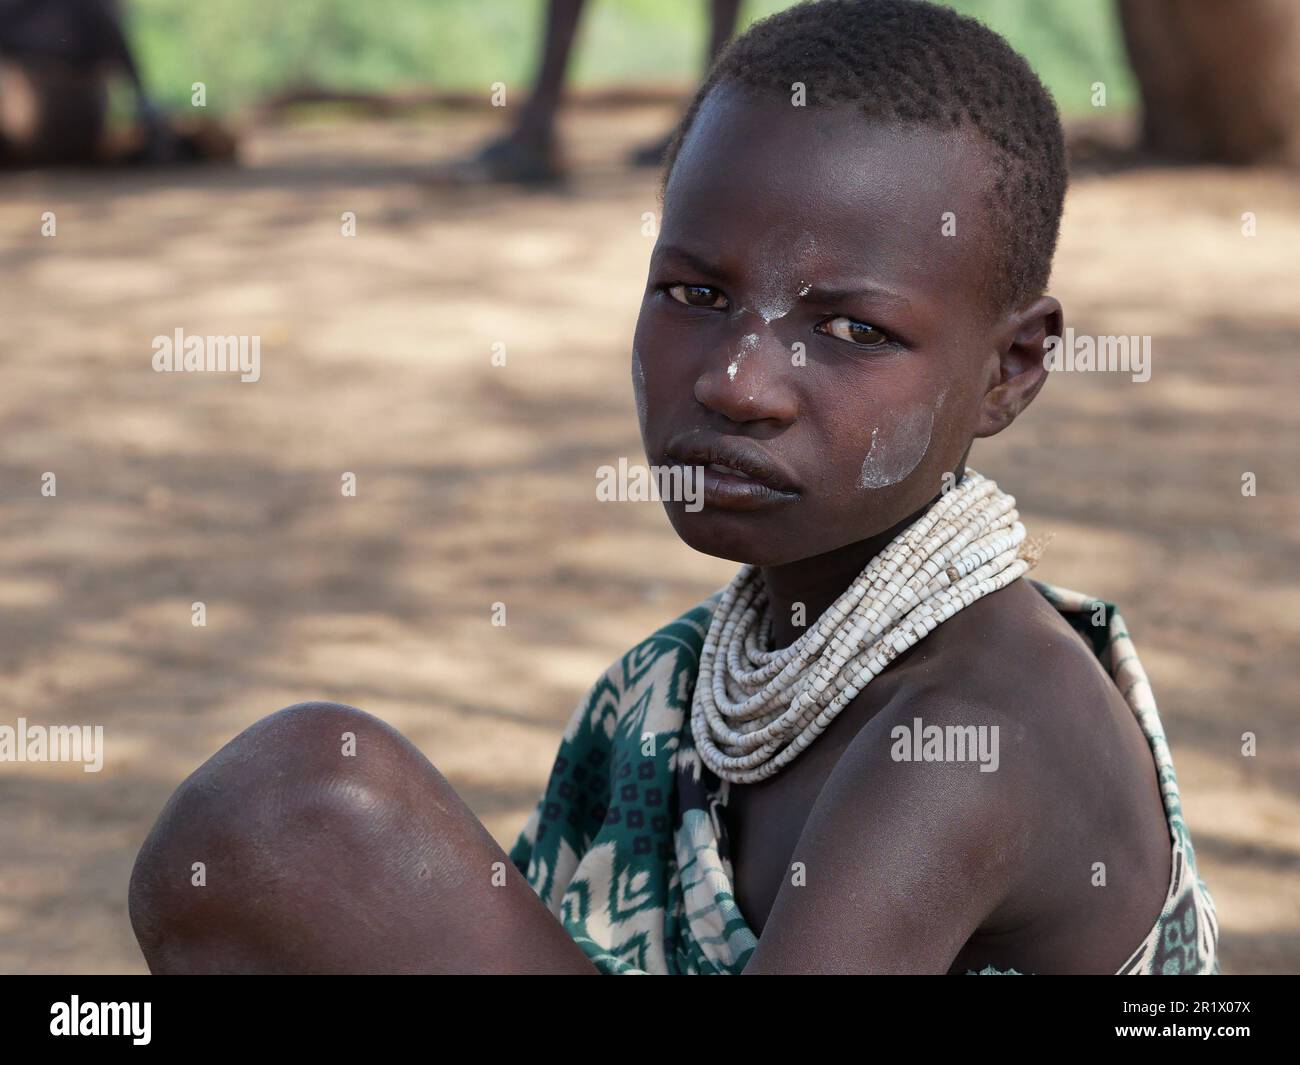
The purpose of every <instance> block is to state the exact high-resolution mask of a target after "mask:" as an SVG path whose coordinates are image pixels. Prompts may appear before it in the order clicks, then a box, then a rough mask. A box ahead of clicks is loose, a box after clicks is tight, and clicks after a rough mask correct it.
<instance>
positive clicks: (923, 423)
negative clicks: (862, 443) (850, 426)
mask: <svg viewBox="0 0 1300 1065" xmlns="http://www.w3.org/2000/svg"><path fill="white" fill-rule="evenodd" d="M939 398H940V400H942V398H943V397H942V396H940V397H939ZM937 407H938V404H935V405H934V406H923V407H913V408H912V409H911V410H910V411H907V412H906V413H904V414H903V415H902V416H901V417H900V418H899V419H898V420H897V421H896V422H895V423H894V424H893V425H892V426H888V427H887V428H886V430H885V432H884V433H883V434H882V433H881V432H880V427H879V426H877V427H876V428H875V429H872V430H871V446H870V447H868V448H867V456H866V458H864V459H863V460H862V472H861V473H860V474H859V475H858V484H859V486H861V487H862V488H887V487H888V486H889V485H891V484H897V483H898V482H899V481H901V480H903V478H905V477H906V476H907V475H908V474H909V473H911V472H912V471H913V470H914V469H916V467H917V466H919V465H920V463H921V460H922V459H923V458H925V453H926V451H927V450H928V449H929V447H930V434H931V432H933V431H934V412H935V410H936V409H937Z"/></svg>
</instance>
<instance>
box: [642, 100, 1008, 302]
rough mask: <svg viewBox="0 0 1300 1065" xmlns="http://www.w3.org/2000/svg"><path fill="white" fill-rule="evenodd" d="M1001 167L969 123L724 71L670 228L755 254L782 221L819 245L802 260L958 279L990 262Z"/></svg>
mask: <svg viewBox="0 0 1300 1065" xmlns="http://www.w3.org/2000/svg"><path fill="white" fill-rule="evenodd" d="M992 176H993V175H992V169H991V166H990V164H989V161H988V157H987V153H986V152H985V151H984V149H983V148H982V146H981V144H980V142H979V141H978V140H977V139H976V138H975V135H974V134H972V133H971V132H969V131H966V130H938V129H931V128H927V127H919V126H905V125H902V124H899V123H895V122H886V121H879V120H873V119H871V118H868V117H866V116H864V115H863V114H862V113H861V112H860V110H859V109H858V108H857V107H856V106H853V105H848V104H838V105H834V106H819V107H795V106H793V105H792V104H791V102H790V98H789V97H788V96H783V95H782V94H780V93H775V92H756V91H754V90H752V89H749V88H747V87H743V86H739V85H736V84H734V83H730V82H724V83H722V84H721V85H719V86H717V87H716V88H715V89H713V90H712V91H711V92H710V93H709V96H708V97H707V98H706V99H705V100H704V102H703V103H702V105H701V107H700V109H699V111H698V112H697V114H696V117H695V120H694V122H693V124H692V126H691V130H690V132H689V133H688V135H687V137H686V140H685V141H684V142H683V144H682V146H681V149H680V151H679V152H678V156H677V159H676V161H675V162H674V165H673V169H672V173H671V175H670V178H669V182H668V185H667V187H666V189H665V193H664V218H663V227H662V236H663V238H664V239H665V241H671V242H674V243H686V244H689V245H691V246H692V247H698V248H700V249H701V250H704V251H708V252H710V253H712V254H714V255H716V256H736V257H737V258H738V259H744V258H745V257H746V256H747V255H751V254H752V252H753V249H754V248H755V247H757V246H759V245H760V244H762V243H763V242H764V238H765V237H767V238H768V242H769V243H770V242H771V241H770V237H771V235H773V234H777V235H780V234H784V235H787V236H788V237H789V238H790V239H791V240H792V241H793V242H794V244H795V245H797V246H798V247H799V248H800V249H802V250H803V251H805V252H806V251H807V250H808V249H809V248H815V249H816V252H815V254H814V253H809V254H804V255H802V258H803V259H804V260H805V262H804V263H803V265H804V266H808V265H812V264H809V263H808V262H807V261H806V260H807V259H809V258H813V259H815V260H816V264H815V265H818V266H821V267H827V266H829V264H830V263H831V262H835V263H837V264H839V265H841V266H843V267H845V268H848V269H858V270H869V271H871V272H873V273H875V274H881V273H887V274H888V275H889V277H890V279H891V280H893V281H895V282H896V283H899V284H907V285H917V284H928V285H929V287H934V286H936V285H940V286H941V285H943V284H949V285H950V284H954V283H957V282H959V281H961V280H963V279H965V275H974V276H976V277H979V278H981V279H982V277H983V275H984V274H985V273H987V271H988V269H989V265H988V263H987V254H988V252H989V250H990V248H991V247H992V245H991V238H992V233H991V230H990V227H989V225H988V220H987V218H986V213H987V209H986V207H985V204H984V196H985V191H986V190H987V189H988V188H989V187H990V182H991V180H992ZM945 223H947V224H945Z"/></svg>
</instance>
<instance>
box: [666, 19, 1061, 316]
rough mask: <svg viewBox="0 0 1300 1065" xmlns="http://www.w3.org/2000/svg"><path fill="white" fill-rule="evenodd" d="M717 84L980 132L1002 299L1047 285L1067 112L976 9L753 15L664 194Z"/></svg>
mask: <svg viewBox="0 0 1300 1065" xmlns="http://www.w3.org/2000/svg"><path fill="white" fill-rule="evenodd" d="M721 82H735V83H740V84H743V85H748V86H751V87H755V88H759V89H765V90H771V91H774V92H781V93H784V94H787V95H788V94H790V93H791V92H792V91H793V86H794V83H796V82H799V83H802V84H803V85H804V86H805V90H806V98H807V103H808V105H810V106H816V105H818V104H825V105H832V104H845V103H847V104H852V105H855V106H857V107H858V108H859V109H860V111H861V112H862V114H863V115H864V116H865V117H867V118H868V119H872V120H883V121H893V122H899V123H903V124H916V125H921V126H925V127H931V128H935V129H940V130H958V129H962V128H966V129H970V130H973V131H975V132H976V133H977V134H978V136H979V138H980V139H981V141H982V142H983V143H984V144H985V145H986V146H987V148H988V149H990V152H989V154H990V158H991V160H992V162H993V164H994V168H995V174H996V177H995V180H994V183H993V187H992V188H991V189H990V190H989V191H988V196H987V206H988V208H989V211H990V215H991V222H992V230H993V232H994V233H996V234H1001V235H1002V241H1001V248H1000V251H999V262H998V263H997V265H996V268H995V270H994V272H993V274H992V275H991V278H990V284H989V286H988V287H989V289H990V293H989V294H990V296H991V298H992V299H993V300H994V302H995V303H996V304H997V305H998V308H999V309H1004V308H1006V307H1010V306H1017V305H1020V304H1022V303H1024V302H1027V301H1028V300H1030V299H1032V298H1033V297H1035V296H1037V295H1040V294H1041V293H1042V292H1043V291H1044V290H1045V289H1046V287H1047V282H1048V279H1049V277H1050V275H1051V270H1052V256H1053V254H1054V253H1055V251H1056V241H1057V236H1058V234H1059V232H1060V224H1061V209H1062V205H1063V203H1064V200H1065V188H1066V180H1067V179H1066V162H1065V137H1064V134H1063V133H1062V130H1061V120H1060V116H1059V115H1058V113H1057V110H1056V104H1055V103H1054V102H1053V100H1052V97H1051V95H1050V94H1049V93H1048V91H1047V89H1046V88H1044V87H1043V83H1042V82H1041V81H1039V80H1038V77H1037V76H1036V75H1035V74H1034V72H1033V71H1032V70H1031V69H1030V67H1029V64H1028V63H1027V62H1025V60H1024V58H1023V57H1022V56H1021V55H1020V54H1019V53H1017V52H1016V51H1015V50H1014V49H1013V48H1012V47H1011V46H1010V45H1009V44H1007V42H1006V41H1005V40H1004V39H1003V38H1002V37H1000V36H999V35H998V34H997V33H995V32H993V30H991V29H989V28H988V27H987V26H985V25H984V24H983V23H981V22H977V21H976V20H975V19H972V18H967V17H966V16H964V15H959V14H957V13H956V12H955V11H952V10H951V9H949V8H946V7H940V6H938V5H937V4H932V3H927V2H924V0H812V2H807V3H801V4H797V5H795V6H794V7H791V8H787V9H786V10H784V11H779V12H777V13H776V14H774V15H771V16H769V17H768V18H765V19H762V20H761V21H759V22H756V23H754V25H753V26H751V27H750V28H749V29H748V30H747V31H746V32H745V33H744V34H743V35H741V36H740V37H738V38H737V39H736V40H734V41H732V42H731V44H730V45H729V46H728V47H727V48H726V49H725V50H724V51H723V52H722V54H721V55H719V56H718V58H717V60H716V61H715V62H714V64H713V66H712V68H711V69H710V70H709V73H708V76H707V77H706V78H705V80H704V82H703V84H702V85H701V86H700V88H699V90H698V91H697V92H696V94H695V97H694V99H693V100H692V101H691V103H690V106H689V107H688V108H687V110H686V112H685V114H684V115H683V116H682V119H681V122H680V123H679V124H678V127H677V129H676V131H675V133H674V135H673V138H672V140H671V142H670V144H669V147H668V150H667V154H666V156H665V165H664V169H663V178H662V184H661V187H660V195H661V196H662V195H663V192H664V191H665V190H666V188H667V185H668V179H669V176H670V175H671V173H672V168H673V163H674V162H675V161H676V158H677V154H678V152H679V150H680V149H681V146H682V143H683V141H684V140H685V139H686V135H687V134H688V133H689V132H690V129H691V125H692V123H693V122H694V120H695V116H696V114H697V113H698V111H699V109H700V106H701V104H702V103H703V102H704V99H705V98H706V97H707V96H708V94H709V92H710V90H712V89H713V88H714V87H715V86H717V85H718V84H719V83H721Z"/></svg>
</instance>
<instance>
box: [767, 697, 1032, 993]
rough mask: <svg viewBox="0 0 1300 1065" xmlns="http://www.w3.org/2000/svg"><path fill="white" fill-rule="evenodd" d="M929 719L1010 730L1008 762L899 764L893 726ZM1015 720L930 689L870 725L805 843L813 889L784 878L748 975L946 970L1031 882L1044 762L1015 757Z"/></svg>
mask: <svg viewBox="0 0 1300 1065" xmlns="http://www.w3.org/2000/svg"><path fill="white" fill-rule="evenodd" d="M917 717H919V718H921V719H922V723H923V726H929V725H939V726H941V727H942V726H946V725H958V726H964V725H981V724H984V725H994V724H998V725H999V726H1000V728H999V739H1000V743H999V754H1000V764H999V768H998V769H997V770H996V771H994V772H981V771H980V766H979V764H978V762H973V761H967V762H924V761H922V762H911V761H909V762H904V761H895V760H894V759H893V758H892V757H891V748H893V747H894V746H895V745H896V743H897V742H898V741H897V740H896V739H895V738H894V737H893V736H892V735H891V732H892V730H894V729H895V728H896V727H898V726H906V727H907V728H908V730H909V732H910V730H911V729H912V727H913V719H914V718H917ZM1005 717H1006V715H1005V714H999V713H997V712H996V711H994V710H992V709H990V708H989V707H988V706H986V705H981V704H979V703H975V704H972V703H970V702H962V701H959V700H956V699H945V698H944V697H937V698H936V697H933V696H931V697H929V698H926V697H921V698H915V699H910V700H907V704H906V705H902V706H899V707H893V706H890V707H886V708H885V709H884V710H882V711H881V712H880V713H879V714H877V715H876V716H875V717H874V718H873V719H872V720H871V721H870V722H868V724H867V725H866V726H865V727H864V728H863V729H862V730H861V732H859V734H858V735H857V737H856V738H855V739H854V741H853V742H852V743H851V744H850V745H849V747H848V748H847V749H846V750H845V752H844V755H843V756H842V757H841V758H840V760H839V762H838V764H837V765H836V767H835V769H834V771H833V772H832V773H831V776H830V778H829V779H828V780H827V782H826V785H825V786H824V787H823V789H822V791H821V794H820V795H819V796H818V798H817V801H816V802H815V803H814V805H813V809H812V812H811V813H810V815H809V817H808V822H807V824H806V825H805V826H804V830H803V833H802V835H801V836H800V839H799V843H798V846H797V847H796V849H795V853H794V855H793V858H792V861H795V862H802V863H804V866H805V868H806V884H805V885H804V886H797V885H796V884H794V883H792V882H791V880H792V879H793V878H790V879H787V881H786V883H785V884H784V885H782V888H781V890H780V892H779V894H778V895H777V898H776V901H775V903H774V904H773V907H772V912H771V915H770V916H769V918H768V921H767V924H766V926H765V927H764V930H763V934H762V936H761V938H760V940H759V944H758V947H757V948H756V949H755V951H754V954H753V956H752V958H751V959H750V962H749V964H748V965H747V966H746V968H745V974H746V975H749V974H766V973H849V972H860V973H863V972H864V973H945V972H947V971H948V969H949V967H950V966H951V964H952V962H953V960H954V959H955V958H956V956H957V955H958V953H959V952H960V951H961V949H962V947H963V946H964V945H965V943H966V941H967V940H968V939H969V938H970V937H971V935H972V934H974V932H975V931H976V930H977V929H978V928H980V926H981V925H982V924H983V923H984V922H985V921H986V919H987V918H989V917H990V915H992V914H994V913H995V912H996V911H997V910H998V909H999V907H1000V906H1001V905H1002V904H1003V902H1004V900H1006V899H1007V898H1008V896H1009V895H1010V894H1011V892H1012V890H1013V888H1014V887H1015V886H1016V884H1017V882H1018V881H1019V880H1020V879H1021V878H1022V877H1023V876H1024V873H1025V869H1026V860H1025V859H1026V856H1027V853H1028V851H1029V849H1030V846H1031V843H1032V840H1033V839H1034V837H1035V834H1036V831H1037V827H1036V820H1037V819H1036V815H1035V814H1034V813H1033V812H1032V811H1033V809H1034V807H1033V805H1032V804H1029V803H1026V802H1025V799H1024V797H1025V796H1026V795H1028V794H1029V791H1028V790H1027V789H1026V788H1025V774H1026V772H1030V771H1032V768H1031V767H1029V766H1027V765H1026V763H1028V762H1031V761H1032V760H1031V759H1026V758H1016V757H1014V756H1013V757H1010V758H1008V754H1010V753H1012V752H1010V751H1009V750H1008V748H1009V747H1010V746H1011V745H1012V744H1011V737H1013V736H1014V735H1015V732H1016V731H1017V727H1016V726H1015V725H1013V724H1009V723H1008V722H1007V721H1006V720H1005ZM1000 719H1001V720H1000ZM908 742H909V746H910V740H909V741H908Z"/></svg>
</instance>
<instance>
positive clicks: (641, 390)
mask: <svg viewBox="0 0 1300 1065" xmlns="http://www.w3.org/2000/svg"><path fill="white" fill-rule="evenodd" d="M632 394H633V395H634V396H635V397H636V416H637V418H638V419H640V421H641V427H642V428H645V416H646V409H647V408H646V398H645V370H644V368H643V367H642V366H641V353H640V352H638V351H637V350H636V348H633V349H632Z"/></svg>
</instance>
